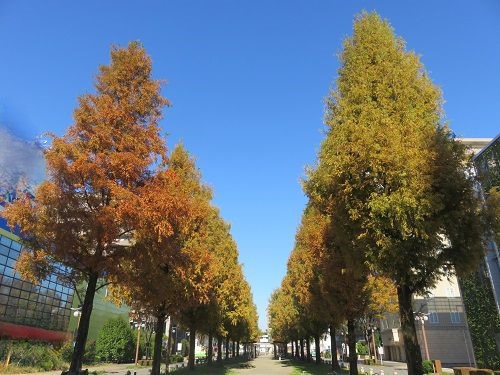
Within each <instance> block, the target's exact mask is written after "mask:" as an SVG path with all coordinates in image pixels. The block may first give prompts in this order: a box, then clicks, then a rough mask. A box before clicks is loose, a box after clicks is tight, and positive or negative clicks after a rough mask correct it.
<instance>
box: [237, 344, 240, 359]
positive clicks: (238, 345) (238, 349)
mask: <svg viewBox="0 0 500 375" xmlns="http://www.w3.org/2000/svg"><path fill="white" fill-rule="evenodd" d="M239 356H240V342H239V341H236V357H239Z"/></svg>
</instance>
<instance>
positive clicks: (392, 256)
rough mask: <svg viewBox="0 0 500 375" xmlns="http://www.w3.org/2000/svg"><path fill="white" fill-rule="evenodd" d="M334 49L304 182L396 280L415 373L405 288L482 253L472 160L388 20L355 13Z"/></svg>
mask: <svg viewBox="0 0 500 375" xmlns="http://www.w3.org/2000/svg"><path fill="white" fill-rule="evenodd" d="M340 59H341V67H340V69H339V72H338V79H337V82H336V87H335V89H334V90H332V91H331V94H330V96H329V97H328V99H327V110H326V124H327V126H328V132H327V135H326V139H325V140H324V141H323V142H322V145H321V149H320V152H319V162H318V165H317V168H316V169H315V170H313V171H311V172H310V173H309V176H308V181H307V182H306V191H307V193H308V195H309V196H310V198H311V200H312V201H313V202H315V204H317V205H318V206H320V207H322V209H325V210H326V211H327V212H329V213H335V212H341V213H343V214H342V217H343V218H344V224H347V225H348V226H349V227H350V228H351V229H350V231H351V232H350V233H349V244H350V246H351V249H352V251H353V252H355V253H356V256H358V257H359V258H361V259H363V260H364V261H365V262H366V264H368V265H369V266H370V268H371V269H372V270H373V271H376V272H378V273H379V274H381V275H385V276H387V277H388V278H390V279H391V280H392V281H393V282H394V284H395V286H396V290H397V295H398V302H399V312H400V317H401V325H402V327H401V329H402V335H403V340H404V344H405V352H406V358H407V363H408V373H409V374H410V375H415V374H421V373H422V358H421V352H420V348H419V345H418V342H417V335H416V331H415V324H414V316H413V311H412V296H413V295H414V294H415V293H419V292H424V291H425V290H426V289H428V288H431V287H432V286H433V285H434V284H435V282H436V281H437V280H438V279H439V278H440V277H442V276H443V275H448V274H451V273H455V272H456V273H463V272H467V271H468V270H470V269H471V268H472V267H473V266H474V265H475V264H476V263H477V261H478V260H479V259H480V258H481V257H482V254H483V247H482V240H481V234H482V229H481V226H482V225H481V222H480V220H479V218H478V211H477V210H478V204H477V200H476V197H475V195H474V192H473V181H472V177H471V175H470V174H468V173H467V170H468V168H470V163H469V160H468V159H467V157H466V152H465V149H464V146H463V145H461V144H460V143H459V142H457V141H455V139H454V137H453V134H452V133H451V132H450V131H449V129H448V128H447V126H446V124H445V123H444V121H443V110H442V99H441V92H440V90H439V89H438V88H437V87H436V86H435V85H434V84H433V83H432V82H431V80H430V78H429V76H428V74H427V73H426V71H425V69H424V67H423V65H422V63H421V62H420V60H419V57H418V56H417V55H416V54H415V53H413V52H408V51H407V50H406V48H405V43H404V41H403V40H402V39H401V38H399V37H396V36H395V35H394V31H393V29H392V28H391V26H390V25H389V23H388V22H387V21H385V20H382V19H381V18H380V16H378V15H377V14H376V13H363V14H361V15H360V16H358V17H357V18H356V20H355V23H354V33H353V35H352V36H351V37H349V38H347V39H346V41H345V42H344V48H343V51H342V53H341V55H340ZM331 224H332V226H340V223H339V221H336V220H332V222H331Z"/></svg>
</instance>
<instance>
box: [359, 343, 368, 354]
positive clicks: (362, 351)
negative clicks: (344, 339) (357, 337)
mask: <svg viewBox="0 0 500 375" xmlns="http://www.w3.org/2000/svg"><path fill="white" fill-rule="evenodd" d="M356 351H357V352H358V354H360V355H365V354H368V345H366V343H365V342H364V341H358V342H357V343H356Z"/></svg>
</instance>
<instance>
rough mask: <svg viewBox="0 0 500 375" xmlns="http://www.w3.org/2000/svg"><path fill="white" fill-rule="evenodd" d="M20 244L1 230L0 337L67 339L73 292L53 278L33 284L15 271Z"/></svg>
mask: <svg viewBox="0 0 500 375" xmlns="http://www.w3.org/2000/svg"><path fill="white" fill-rule="evenodd" d="M21 250H22V245H21V243H20V241H19V238H18V237H17V236H15V235H13V234H12V233H10V232H7V231H6V230H5V229H2V228H0V336H4V337H13V338H27V339H36V340H46V341H62V340H65V339H66V337H67V334H66V327H67V326H68V322H69V317H70V313H71V310H70V307H71V302H72V297H73V290H72V289H70V288H67V287H66V286H64V285H62V284H60V283H59V282H58V281H57V280H56V279H55V277H54V276H51V277H49V278H48V279H47V280H44V281H43V282H42V283H41V284H40V285H34V284H32V283H30V282H28V281H25V280H23V279H21V277H20V275H19V274H18V273H16V272H15V271H14V266H15V262H16V260H17V258H18V257H19V254H20V251H21Z"/></svg>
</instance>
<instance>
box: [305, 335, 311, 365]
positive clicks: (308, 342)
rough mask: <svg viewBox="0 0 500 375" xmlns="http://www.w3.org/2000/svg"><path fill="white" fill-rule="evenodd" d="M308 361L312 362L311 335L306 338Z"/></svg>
mask: <svg viewBox="0 0 500 375" xmlns="http://www.w3.org/2000/svg"><path fill="white" fill-rule="evenodd" d="M306 352H307V362H311V341H310V340H309V337H308V338H307V339H306Z"/></svg>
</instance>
